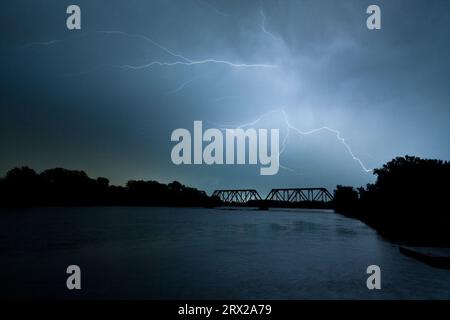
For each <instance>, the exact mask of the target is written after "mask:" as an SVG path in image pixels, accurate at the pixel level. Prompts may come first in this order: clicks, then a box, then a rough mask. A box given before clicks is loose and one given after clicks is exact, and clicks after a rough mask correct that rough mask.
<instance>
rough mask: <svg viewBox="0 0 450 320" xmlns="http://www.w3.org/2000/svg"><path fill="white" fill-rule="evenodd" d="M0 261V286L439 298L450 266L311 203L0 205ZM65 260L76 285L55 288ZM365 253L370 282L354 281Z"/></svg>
mask: <svg viewBox="0 0 450 320" xmlns="http://www.w3.org/2000/svg"><path fill="white" fill-rule="evenodd" d="M0 262H1V265H0V272H1V274H0V279H1V286H0V288H1V289H0V295H1V296H2V297H31V298H36V297H39V298H55V297H67V298H72V297H74V298H80V297H82V298H150V299H166V298H169V299H202V298H207V299H223V298H225V299H336V298H337V299H343V298H359V299H367V298H368V299H380V298H389V299H391V298H395V299H417V298H421V299H423V298H425V299H428V298H438V299H449V298H450V271H447V270H440V269H435V268H432V267H429V266H427V265H425V264H422V263H420V262H418V261H416V260H413V259H411V258H409V257H407V256H404V255H402V254H401V253H399V251H398V247H397V246H396V245H394V244H391V243H389V242H386V241H384V240H383V239H382V238H380V237H379V236H378V235H377V234H376V233H375V232H374V231H373V230H371V229H370V228H368V227H367V226H365V225H364V224H363V223H361V222H359V221H357V220H352V219H349V218H346V217H343V216H341V215H338V214H335V213H333V212H329V211H317V210H270V211H257V210H224V209H196V208H188V209H186V208H181V209H179V208H135V207H104V208H38V209H22V210H6V209H2V210H1V211H0ZM71 264H76V265H79V266H80V267H81V270H82V290H81V291H77V292H73V291H69V290H67V289H66V286H65V285H66V284H65V283H66V276H67V275H66V273H65V271H66V268H67V266H68V265H71ZM372 264H376V265H379V266H380V267H381V272H382V290H375V291H369V290H368V289H367V288H366V279H367V274H366V268H367V266H369V265H372Z"/></svg>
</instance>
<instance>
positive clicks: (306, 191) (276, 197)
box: [266, 188, 333, 203]
mask: <svg viewBox="0 0 450 320" xmlns="http://www.w3.org/2000/svg"><path fill="white" fill-rule="evenodd" d="M266 200H269V201H280V202H290V203H292V202H314V201H321V202H329V201H333V195H332V194H331V193H330V192H329V191H328V190H327V189H325V188H294V189H272V190H271V191H270V192H269V194H268V195H267V197H266Z"/></svg>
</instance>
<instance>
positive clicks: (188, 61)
mask: <svg viewBox="0 0 450 320" xmlns="http://www.w3.org/2000/svg"><path fill="white" fill-rule="evenodd" d="M99 32H100V33H103V34H119V35H123V36H126V37H131V38H138V39H143V40H145V41H147V42H149V43H151V44H152V45H154V46H156V47H158V48H159V49H161V50H163V51H164V52H166V53H168V54H169V55H171V56H172V57H174V58H177V59H179V60H177V61H173V62H167V61H152V62H149V63H146V64H142V65H130V64H125V65H122V66H120V68H123V69H130V70H140V69H147V68H150V67H152V66H168V67H170V66H178V65H184V66H194V65H201V64H211V63H213V64H223V65H227V66H230V67H234V68H277V67H278V66H277V65H273V64H261V63H257V64H246V63H234V62H231V61H227V60H217V59H204V60H193V59H190V58H187V57H185V56H183V55H181V54H178V53H174V52H172V51H171V50H169V49H168V48H166V47H164V46H163V45H161V44H159V43H157V42H156V41H154V40H152V39H150V38H149V37H146V36H143V35H139V34H129V33H126V32H122V31H99Z"/></svg>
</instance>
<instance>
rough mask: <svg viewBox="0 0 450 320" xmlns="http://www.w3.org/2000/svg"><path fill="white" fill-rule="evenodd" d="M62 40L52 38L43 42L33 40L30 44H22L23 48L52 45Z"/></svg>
mask: <svg viewBox="0 0 450 320" xmlns="http://www.w3.org/2000/svg"><path fill="white" fill-rule="evenodd" d="M61 41H62V40H58V39H55V40H50V41H42V42H31V43H28V44H25V45H23V46H22V48H28V47H33V46H50V45H52V44H55V43H57V42H61Z"/></svg>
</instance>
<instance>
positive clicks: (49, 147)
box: [0, 0, 450, 193]
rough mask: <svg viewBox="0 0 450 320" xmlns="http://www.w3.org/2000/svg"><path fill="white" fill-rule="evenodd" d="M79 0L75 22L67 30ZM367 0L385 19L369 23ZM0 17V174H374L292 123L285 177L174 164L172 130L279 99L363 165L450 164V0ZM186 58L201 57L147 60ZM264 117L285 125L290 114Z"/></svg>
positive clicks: (219, 183)
mask: <svg viewBox="0 0 450 320" xmlns="http://www.w3.org/2000/svg"><path fill="white" fill-rule="evenodd" d="M70 4H77V5H79V6H80V7H81V12H82V30H81V31H69V30H67V28H66V17H67V15H66V13H65V11H66V8H67V6H68V5H70ZM370 4H377V5H379V6H380V8H381V13H382V29H381V30H375V31H371V30H368V29H367V27H366V19H367V17H368V15H367V14H366V8H367V7H368V5H370ZM0 27H1V30H2V31H1V38H0V58H1V59H0V66H1V74H0V87H1V94H0V154H1V158H0V172H2V173H4V172H6V171H7V170H8V169H10V168H12V167H14V166H17V165H29V166H31V167H34V168H35V169H37V170H43V169H46V168H50V167H57V166H61V167H66V168H69V169H83V170H85V171H86V172H87V173H88V174H89V175H91V176H94V177H96V176H105V177H108V178H110V180H111V182H112V183H116V184H123V183H124V182H125V181H127V180H128V179H156V180H159V181H162V182H169V181H172V180H179V181H180V182H182V183H185V184H188V185H191V186H194V187H198V188H201V189H204V190H207V191H208V192H211V191H212V190H213V189H215V188H237V187H239V188H243V187H252V188H257V189H259V190H260V191H261V192H262V193H264V192H267V191H268V189H270V188H272V187H302V186H325V187H327V188H330V189H333V188H334V186H335V185H336V184H346V185H354V186H360V185H365V184H366V183H368V182H372V181H373V175H372V174H370V173H367V172H365V171H364V170H363V169H362V167H361V165H360V163H358V161H356V160H355V159H353V158H352V156H351V154H350V152H349V150H348V149H347V148H346V146H345V145H343V144H342V142H341V141H340V140H339V139H337V137H336V135H335V134H333V133H332V132H329V131H320V132H318V133H315V134H311V135H307V136H302V135H299V134H298V133H296V132H295V131H293V130H290V133H289V137H288V139H287V140H286V149H285V151H284V153H283V154H282V155H281V160H280V161H281V164H282V165H283V166H284V167H286V168H282V169H280V172H279V173H278V174H277V175H276V176H260V175H259V166H210V167H208V166H206V165H203V166H175V165H173V164H172V162H171V159H170V151H171V148H172V147H173V145H174V143H172V142H170V134H171V132H172V131H173V130H174V129H176V128H188V129H190V130H192V125H193V121H194V120H202V121H203V122H204V123H205V125H206V126H211V127H217V126H222V125H229V126H230V127H236V126H238V125H242V124H244V123H249V122H252V121H254V120H256V119H258V118H259V117H260V116H261V115H264V114H267V113H268V112H270V111H271V110H284V111H285V112H286V114H287V115H288V117H289V123H290V124H291V125H292V126H295V127H296V128H299V129H300V130H303V131H308V130H313V129H315V128H320V127H322V126H327V127H330V128H332V129H335V130H338V131H339V132H340V134H341V137H343V138H345V142H346V144H347V145H348V146H349V147H350V148H351V151H352V152H353V154H354V155H355V156H356V157H357V158H359V159H361V161H362V163H363V164H364V166H366V167H367V168H374V167H379V166H381V165H382V164H383V163H385V162H386V161H388V160H390V159H392V158H393V157H395V156H399V155H405V154H409V155H416V156H420V157H429V158H440V159H445V160H448V159H450V145H449V143H448V137H449V136H450V59H449V57H450V2H449V1H447V0H435V1H425V0H420V1H419V0H397V1H379V0H377V1H365V0H342V1H332V0H329V1H323V0H318V1H317V0H316V1H300V0H265V1H262V0H259V1H256V0H252V1H251V0H248V1H240V0H179V1H175V0H164V1H162V0H153V1H144V0H134V1H124V0H123V1H117V0H114V1H113V0H108V1H106V0H105V1H100V0H90V1H56V0H55V1H50V0H49V1H43V0H40V1H23V0H18V1H11V2H10V3H4V4H2V10H1V11H0ZM183 57H184V58H187V59H188V60H189V61H195V62H200V63H184V64H183V63H182V64H175V65H157V64H156V65H155V64H151V62H152V61H159V62H163V63H168V64H171V63H173V62H177V61H178V62H180V61H181V62H186V61H187V60H186V59H183ZM219 61H223V62H225V63H223V62H219ZM148 64H150V65H148ZM146 65H147V66H146ZM236 65H261V66H249V67H245V66H244V67H242V66H240V67H238V66H236ZM265 65H270V66H276V67H275V68H270V67H266V66H265ZM124 66H134V67H137V66H141V67H142V68H137V69H132V68H129V67H128V68H127V67H124ZM255 127H271V128H280V130H281V134H282V138H283V137H284V135H285V134H286V132H287V130H286V128H287V127H286V122H285V120H284V118H283V115H282V112H281V111H279V112H274V113H269V114H268V115H267V116H265V117H263V118H262V119H261V121H260V122H258V123H257V124H256V125H255Z"/></svg>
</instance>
